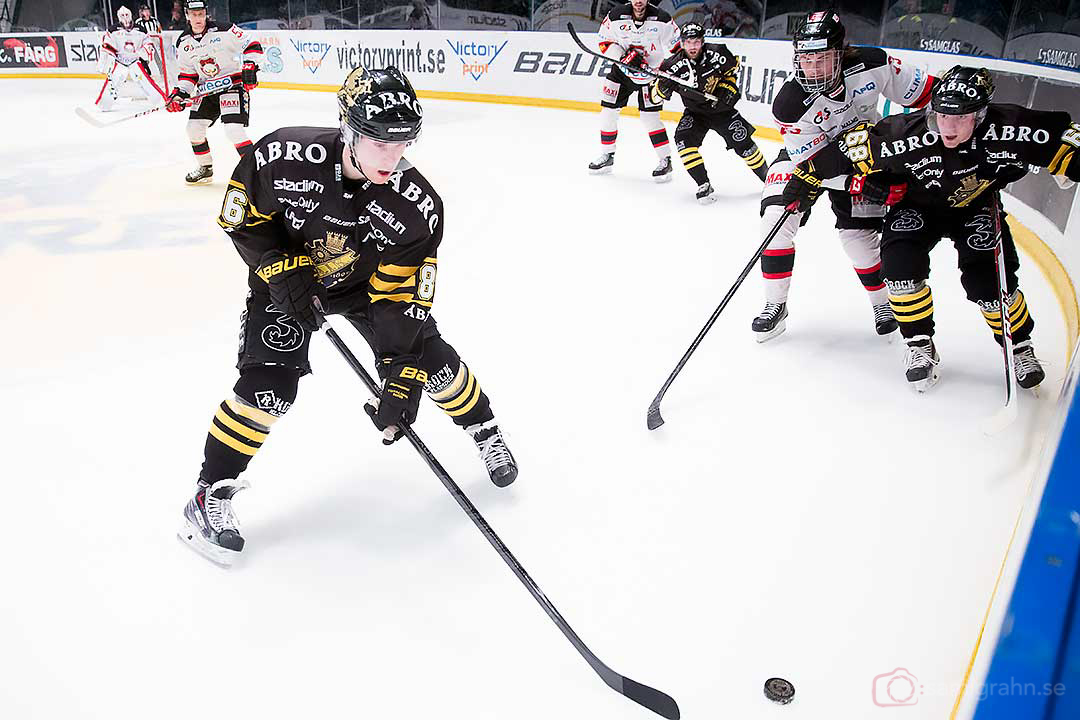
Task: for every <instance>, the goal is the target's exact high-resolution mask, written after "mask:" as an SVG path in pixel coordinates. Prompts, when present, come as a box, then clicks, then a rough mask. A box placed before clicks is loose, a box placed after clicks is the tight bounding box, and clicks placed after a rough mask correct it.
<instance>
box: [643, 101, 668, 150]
mask: <svg viewBox="0 0 1080 720" xmlns="http://www.w3.org/2000/svg"><path fill="white" fill-rule="evenodd" d="M641 124H642V125H644V126H645V131H646V132H647V133H649V141H650V142H651V143H652V146H653V150H655V151H656V156H657V157H658V158H660V159H661V160H663V159H664V158H666V157H671V144H670V143H669V142H668V134H667V128H665V127H664V121H663V120H661V119H660V113H659V112H657V111H648V112H642V113H641Z"/></svg>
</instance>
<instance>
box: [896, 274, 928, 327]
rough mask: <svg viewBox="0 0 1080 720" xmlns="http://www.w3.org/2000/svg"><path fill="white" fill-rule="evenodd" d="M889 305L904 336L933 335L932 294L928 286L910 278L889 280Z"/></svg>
mask: <svg viewBox="0 0 1080 720" xmlns="http://www.w3.org/2000/svg"><path fill="white" fill-rule="evenodd" d="M888 286H889V305H890V306H891V307H892V311H893V316H894V317H895V318H896V321H897V322H898V323H900V334H901V335H903V336H904V337H905V338H913V337H915V336H916V335H929V336H931V337H932V336H933V335H934V296H933V294H932V293H931V292H930V286H929V285H927V284H926V283H924V282H918V283H916V282H913V281H911V280H907V281H900V282H890V283H888Z"/></svg>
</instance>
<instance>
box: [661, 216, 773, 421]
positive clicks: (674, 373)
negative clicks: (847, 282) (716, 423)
mask: <svg viewBox="0 0 1080 720" xmlns="http://www.w3.org/2000/svg"><path fill="white" fill-rule="evenodd" d="M793 214H794V211H793V210H791V209H790V208H785V209H784V214H783V215H781V216H780V219H779V220H777V221H776V225H774V226H773V229H772V230H770V231H769V234H768V236H766V238H765V241H764V242H762V243H761V247H759V248H758V249H757V252H755V253H754V256H753V257H752V258H750V262H748V263H747V264H746V267H744V268H743V271H742V273H740V274H739V279H738V280H736V281H735V284H734V285H732V286H731V289H730V290H728V292H727V295H725V296H724V299H723V300H721V301H720V305H718V306H717V308H716V310H714V311H713V314H712V316H711V317H710V318H709V321H708V322H707V323H705V327H703V328H701V332H699V333H698V334H697V337H696V338H694V342H692V343H690V347H689V348H688V349H687V350H686V352H685V353H683V356H682V359H681V360H679V364H678V365H676V366H675V369H674V370H672V371H671V374H670V375H668V379H667V380H666V381H665V382H664V386H663V387H662V388H660V392H658V393H656V397H655V398H653V401H652V404H651V405H649V414H648V415H647V417H646V419H645V421H646V424H647V425H648V426H649V429H650V430H655V429H656V428H658V427H660V426H661V425H663V424H664V418H663V417H662V416H661V415H660V403H661V402H662V401H663V399H664V395H665V394H666V393H667V391H668V388H669V387H671V383H673V382H675V378H676V377H677V376H678V374H679V372H681V371H682V369H683V366H684V365H686V361H687V360H689V359H690V356H691V355H693V354H694V351H695V350H697V346H698V345H700V344H701V340H702V338H704V337H705V334H706V333H707V332H709V330H710V328H712V326H713V323H715V322H716V318H718V317H720V313H722V312H723V311H724V308H726V307H727V304H728V303H729V302H730V301H731V298H732V297H733V296H734V295H735V291H736V290H738V289H739V287H740V286H741V285H742V284H743V281H744V280H746V276H747V275H749V274H750V271H751V270H752V269H753V267H754V265H755V264H757V261H758V258H760V257H761V254H762V253H763V252H765V248H767V247H768V246H769V243H771V242H772V241H773V238H774V237H776V233H778V232H780V227H781V226H782V225H783V224H784V223H785V222H786V221H787V219H788V218H789V217H791V216H792V215H793Z"/></svg>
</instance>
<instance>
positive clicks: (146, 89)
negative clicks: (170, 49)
mask: <svg viewBox="0 0 1080 720" xmlns="http://www.w3.org/2000/svg"><path fill="white" fill-rule="evenodd" d="M116 19H117V20H118V21H119V24H118V25H116V26H115V27H113V28H112V29H111V30H109V31H108V32H107V33H105V35H104V36H103V37H102V39H101V52H100V53H99V54H98V57H99V58H100V59H99V61H98V62H99V67H100V69H101V72H103V73H105V83H104V84H103V85H102V86H101V90H100V91H99V92H98V96H97V99H96V100H95V101H94V105H96V106H97V109H98V110H101V111H102V112H108V111H110V110H114V109H115V107H116V101H117V100H119V99H120V98H122V97H126V98H132V99H135V100H146V101H149V102H157V103H159V104H160V103H161V102H163V101H164V100H165V91H164V90H162V89H161V86H160V85H159V84H158V83H157V82H155V81H154V78H153V73H152V71H151V69H150V63H151V61H152V60H153V53H154V50H153V45H152V44H151V42H150V38H149V36H147V34H146V33H144V32H143V31H142V30H140V29H139V28H137V27H136V26H135V23H134V21H133V20H132V17H131V11H130V10H128V9H127V8H126V7H123V6H121V7H120V9H119V10H117V11H116Z"/></svg>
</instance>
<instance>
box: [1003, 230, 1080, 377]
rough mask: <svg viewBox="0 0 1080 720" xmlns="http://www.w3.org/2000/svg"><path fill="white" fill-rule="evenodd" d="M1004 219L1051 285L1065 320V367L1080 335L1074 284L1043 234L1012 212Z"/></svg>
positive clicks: (1017, 243)
mask: <svg viewBox="0 0 1080 720" xmlns="http://www.w3.org/2000/svg"><path fill="white" fill-rule="evenodd" d="M1007 219H1008V222H1009V229H1011V230H1012V234H1013V240H1015V241H1016V245H1017V247H1019V248H1020V249H1021V250H1023V251H1024V253H1025V254H1026V255H1027V256H1028V257H1030V258H1031V259H1032V260H1033V261H1034V262H1035V264H1036V265H1038V266H1039V270H1040V271H1042V274H1043V276H1044V277H1045V278H1046V281H1047V282H1048V283H1050V287H1052V288H1053V289H1054V295H1056V296H1057V299H1058V304H1060V305H1061V317H1062V318H1063V319H1064V320H1065V367H1068V366H1069V359H1070V358H1071V357H1072V354H1073V349H1074V348H1075V347H1076V341H1077V337H1078V336H1080V305H1078V303H1077V299H1076V286H1075V285H1073V282H1072V279H1071V278H1070V277H1069V273H1067V272H1065V266H1064V265H1062V264H1061V260H1059V259H1058V256H1057V255H1056V254H1055V253H1054V251H1053V250H1051V249H1050V246H1049V245H1047V244H1046V243H1045V242H1043V240H1042V238H1040V237H1039V236H1038V235H1036V234H1035V233H1034V232H1032V231H1031V230H1029V229H1028V228H1027V227H1026V226H1024V225H1023V224H1022V223H1021V222H1020V221H1019V220H1017V219H1016V218H1014V217H1013V216H1012V215H1009V216H1008V218H1007Z"/></svg>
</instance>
